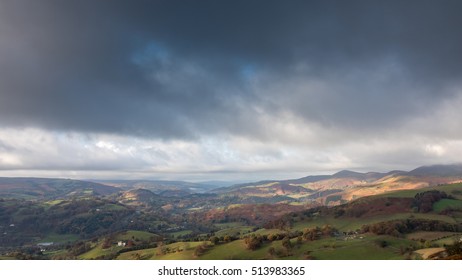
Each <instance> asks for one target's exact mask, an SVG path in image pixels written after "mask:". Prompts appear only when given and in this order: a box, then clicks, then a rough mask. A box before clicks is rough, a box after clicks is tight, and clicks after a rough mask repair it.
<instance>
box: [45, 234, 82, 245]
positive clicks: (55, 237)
mask: <svg viewBox="0 0 462 280" xmlns="http://www.w3.org/2000/svg"><path fill="white" fill-rule="evenodd" d="M77 240H79V236H78V235H77V234H56V233H50V234H48V235H47V236H45V237H44V238H42V239H40V241H39V242H40V243H44V242H53V243H67V242H74V241H77Z"/></svg>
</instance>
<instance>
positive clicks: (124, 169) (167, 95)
mask: <svg viewBox="0 0 462 280" xmlns="http://www.w3.org/2000/svg"><path fill="white" fill-rule="evenodd" d="M461 11H462V4H461V3H460V2H459V1H438V2H436V1H406V2H402V1H388V2H387V3H384V2H382V1H377V2H376V1H349V2H348V3H346V2H344V1H290V2H287V3H281V2H280V1H250V2H249V1H200V2H195V3H194V2H189V1H186V2H185V1H146V2H144V1H139V2H137V3H128V2H127V1H111V2H104V1H65V2H62V1H51V0H50V1H39V2H38V1H32V2H31V1H0V169H2V170H3V171H2V172H3V173H4V174H13V173H14V172H21V174H22V173H27V172H38V173H40V172H41V170H42V171H43V170H46V171H49V172H51V171H53V172H58V173H59V172H87V173H86V174H90V173H89V171H91V170H101V171H103V170H105V172H110V173H111V176H116V174H122V173H125V174H128V173H130V174H138V173H139V174H141V175H143V176H145V177H146V176H147V177H149V176H152V177H156V176H163V175H162V174H186V175H184V177H187V174H190V175H191V176H194V175H193V174H202V175H200V176H201V177H204V178H205V177H207V174H217V173H220V176H221V175H223V174H229V173H252V174H253V173H259V174H262V175H261V176H263V175H265V174H279V175H280V176H288V175H287V174H289V173H290V172H298V173H303V172H307V173H310V172H318V171H323V170H324V171H331V170H334V171H335V170H336V169H341V168H357V169H382V170H383V169H386V168H389V167H391V168H393V169H394V168H412V167H414V166H415V165H421V164H428V163H436V162H453V161H457V160H458V159H457V158H456V157H455V156H454V155H455V154H456V153H457V152H459V151H460V150H461V149H462V148H461V147H460V146H459V144H460V141H461V140H462V133H461V131H462V129H461V126H462V125H461V124H460V122H459V121H458V120H460V119H461V117H462V116H461V114H462V113H460V112H459V111H460V110H459V109H458V108H460V106H458V105H459V104H461V103H462V92H461V90H462V87H461V84H460V80H461V79H460V78H461V75H462V63H461V55H460V50H461V49H462V30H461V29H460V28H459V27H460V26H462V18H461V17H460V16H459V15H460V12H461ZM147 147H150V148H147ZM393 166H394V167H393ZM21 170H22V171H21ZM24 170H26V171H24ZM8 172H10V173H8ZM274 172H276V173H274ZM298 173H297V174H298ZM60 174H61V173H60ZM66 174H67V173H66ZM69 174H71V173H69ZM79 174H80V173H79ZM285 174H286V175H285ZM141 175H140V176H141ZM79 176H80V175H79ZM81 176H85V175H81ZM249 176H250V175H249ZM265 176H266V175H265ZM172 177H173V175H172Z"/></svg>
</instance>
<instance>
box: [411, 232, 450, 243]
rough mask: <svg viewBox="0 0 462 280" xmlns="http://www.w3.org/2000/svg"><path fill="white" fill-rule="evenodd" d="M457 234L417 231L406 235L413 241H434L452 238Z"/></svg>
mask: <svg viewBox="0 0 462 280" xmlns="http://www.w3.org/2000/svg"><path fill="white" fill-rule="evenodd" d="M455 234H456V233H454V232H449V231H417V232H413V233H409V234H407V235H406V238H407V239H411V240H421V239H423V240H429V241H434V240H436V239H442V238H446V237H450V236H454V235H455Z"/></svg>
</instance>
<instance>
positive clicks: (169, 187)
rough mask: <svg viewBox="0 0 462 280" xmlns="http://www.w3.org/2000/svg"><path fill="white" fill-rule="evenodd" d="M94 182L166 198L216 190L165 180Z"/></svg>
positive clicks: (211, 187)
mask: <svg viewBox="0 0 462 280" xmlns="http://www.w3.org/2000/svg"><path fill="white" fill-rule="evenodd" d="M94 182H98V183H102V184H105V185H109V186H113V187H116V188H119V189H122V190H133V189H146V190H149V191H151V192H153V193H155V194H159V195H165V196H184V195H188V194H192V193H204V192H207V191H209V190H211V189H214V188H216V186H213V185H207V184H203V183H191V182H184V181H163V180H94Z"/></svg>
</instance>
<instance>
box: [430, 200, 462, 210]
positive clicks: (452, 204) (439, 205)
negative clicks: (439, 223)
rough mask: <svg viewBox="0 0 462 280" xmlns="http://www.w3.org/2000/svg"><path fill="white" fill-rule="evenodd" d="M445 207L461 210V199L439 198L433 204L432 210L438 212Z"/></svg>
mask: <svg viewBox="0 0 462 280" xmlns="http://www.w3.org/2000/svg"><path fill="white" fill-rule="evenodd" d="M446 209H453V210H456V209H457V210H462V200H457V199H441V200H440V201H437V202H436V203H435V204H433V211H435V212H437V213H439V212H441V211H443V210H446Z"/></svg>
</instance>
